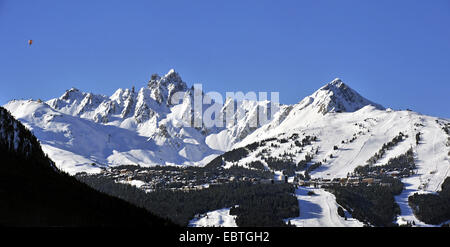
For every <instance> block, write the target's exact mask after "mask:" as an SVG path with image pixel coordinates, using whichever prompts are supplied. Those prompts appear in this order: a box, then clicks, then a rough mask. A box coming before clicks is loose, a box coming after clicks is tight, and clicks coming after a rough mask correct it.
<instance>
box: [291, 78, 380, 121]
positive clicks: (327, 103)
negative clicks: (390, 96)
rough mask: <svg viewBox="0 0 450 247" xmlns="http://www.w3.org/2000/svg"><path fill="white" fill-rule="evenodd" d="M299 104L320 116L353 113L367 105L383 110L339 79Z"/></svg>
mask: <svg viewBox="0 0 450 247" xmlns="http://www.w3.org/2000/svg"><path fill="white" fill-rule="evenodd" d="M299 104H300V105H301V106H302V108H304V107H307V106H310V107H314V108H316V110H317V112H319V113H321V114H326V113H328V112H354V111H357V110H359V109H361V108H363V107H365V106H367V105H372V106H374V107H375V108H377V109H380V110H383V109H384V107H383V106H381V105H379V104H376V103H374V102H372V101H370V100H368V99H366V98H364V97H362V96H361V95H360V94H359V93H358V92H356V91H355V90H353V89H352V88H350V87H349V86H347V85H346V84H345V83H344V82H343V81H342V80H341V79H339V78H336V79H334V80H333V81H331V82H330V83H327V84H326V85H324V86H323V87H321V88H320V89H319V90H317V91H316V92H314V93H313V94H312V95H310V96H308V97H306V98H305V99H303V100H302V101H301V102H300V103H299Z"/></svg>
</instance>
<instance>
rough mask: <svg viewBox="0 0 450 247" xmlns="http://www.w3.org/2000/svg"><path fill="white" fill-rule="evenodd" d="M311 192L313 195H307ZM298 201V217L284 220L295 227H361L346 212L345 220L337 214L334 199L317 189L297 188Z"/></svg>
mask: <svg viewBox="0 0 450 247" xmlns="http://www.w3.org/2000/svg"><path fill="white" fill-rule="evenodd" d="M308 192H313V193H314V195H308ZM295 195H296V197H297V199H298V201H299V207H300V216H299V217H297V218H289V219H285V222H288V221H290V222H291V224H292V225H295V226H297V227H361V226H363V225H364V224H363V223H362V222H360V221H358V220H356V219H354V218H352V217H351V215H349V214H348V212H346V211H345V210H344V211H345V213H346V216H347V220H345V218H343V217H341V216H339V215H338V213H337V209H338V206H339V205H338V204H337V203H336V197H335V196H334V195H333V194H331V193H329V192H327V191H325V190H323V189H318V188H305V187H299V188H298V189H297V190H296V191H295Z"/></svg>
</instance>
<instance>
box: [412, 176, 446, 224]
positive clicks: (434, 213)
mask: <svg viewBox="0 0 450 247" xmlns="http://www.w3.org/2000/svg"><path fill="white" fill-rule="evenodd" d="M441 188H442V190H441V191H440V192H439V193H437V194H418V193H414V195H412V196H410V197H409V198H408V202H409V205H410V206H411V208H412V209H413V211H414V214H415V215H416V216H417V218H418V219H419V220H421V221H423V222H425V223H428V224H434V225H437V224H441V223H442V222H444V221H448V220H450V177H447V178H446V179H445V181H444V183H442V186H441Z"/></svg>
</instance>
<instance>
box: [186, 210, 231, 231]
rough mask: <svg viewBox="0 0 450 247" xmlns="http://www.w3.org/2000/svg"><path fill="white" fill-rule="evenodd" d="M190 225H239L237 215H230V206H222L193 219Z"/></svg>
mask: <svg viewBox="0 0 450 247" xmlns="http://www.w3.org/2000/svg"><path fill="white" fill-rule="evenodd" d="M188 227H237V225H236V216H235V215H230V208H222V209H218V210H214V211H210V212H207V213H205V214H203V215H202V216H201V217H199V218H194V219H192V220H191V221H189V225H188Z"/></svg>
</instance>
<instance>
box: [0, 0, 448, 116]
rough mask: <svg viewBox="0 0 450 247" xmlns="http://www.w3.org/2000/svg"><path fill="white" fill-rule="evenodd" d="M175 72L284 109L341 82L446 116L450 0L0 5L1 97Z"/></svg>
mask: <svg viewBox="0 0 450 247" xmlns="http://www.w3.org/2000/svg"><path fill="white" fill-rule="evenodd" d="M28 39H33V40H34V44H33V45H32V47H27V40H28ZM170 68H174V69H175V70H176V71H178V72H179V73H180V75H181V76H182V78H183V79H184V81H186V82H187V83H188V84H189V85H191V84H193V83H199V82H200V83H203V88H204V89H205V90H207V91H211V90H215V91H219V92H222V93H225V92H226V91H238V90H241V91H244V92H245V91H268V92H270V91H279V92H280V101H281V103H287V104H293V103H296V102H298V101H300V100H301V99H302V98H303V97H305V96H307V95H309V94H311V93H312V92H314V91H315V90H316V89H318V88H319V87H320V86H322V85H323V84H325V83H327V82H329V81H331V80H333V79H334V78H336V77H339V78H341V79H342V80H343V81H344V82H346V83H347V84H348V85H349V86H350V87H352V88H354V89H355V90H357V91H358V92H360V93H361V94H362V95H363V96H365V97H366V98H368V99H370V100H372V101H375V102H377V103H380V104H382V105H384V106H385V107H392V108H394V109H405V108H411V109H413V110H415V111H418V112H421V113H424V114H429V115H435V116H441V117H447V118H450V110H449V109H450V1H448V0H432V1H425V0H421V1H417V0H404V1H403V0H395V1H391V0H389V1H380V0H370V1H369V0H355V1H347V0H343V1H337V0H332V1H320V0H309V1H300V0H295V1H263V0H257V1H244V0H242V1H216V0H190V1H188V0H180V1H171V0H164V1H106V0H104V1H93V0H90V1H62V0H60V1H46V0H39V1H35V0H29V1H22V0H0V104H5V103H6V102H7V101H9V100H10V99H13V98H18V99H20V98H24V99H27V98H34V99H37V98H41V99H44V100H47V99H50V98H54V97H59V96H60V95H62V94H63V93H64V91H65V90H66V89H69V88H70V87H77V88H79V89H81V90H84V91H91V92H94V93H99V94H105V95H111V94H112V93H113V92H114V91H115V89H117V88H119V87H122V88H127V87H128V88H130V87H131V86H132V85H135V86H136V87H141V86H143V85H145V83H146V81H147V80H148V79H149V77H150V75H151V74H152V73H155V72H156V73H159V74H164V73H166V72H167V71H168V70H169V69H170Z"/></svg>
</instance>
